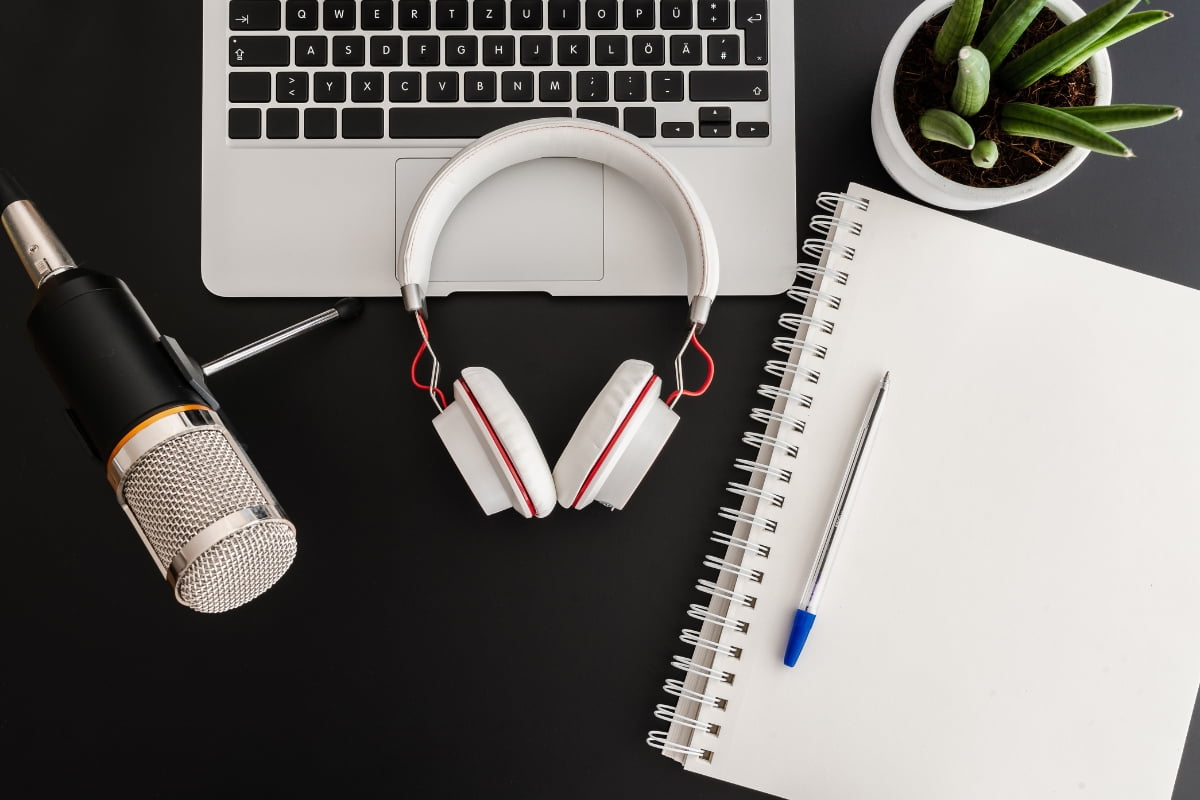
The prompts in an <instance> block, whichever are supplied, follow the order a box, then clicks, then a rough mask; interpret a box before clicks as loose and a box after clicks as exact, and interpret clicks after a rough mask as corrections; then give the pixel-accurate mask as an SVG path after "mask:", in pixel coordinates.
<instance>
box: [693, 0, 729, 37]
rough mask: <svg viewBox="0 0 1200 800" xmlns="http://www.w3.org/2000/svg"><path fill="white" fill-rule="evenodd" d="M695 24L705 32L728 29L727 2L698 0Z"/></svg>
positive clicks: (723, 0) (721, 0)
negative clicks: (698, 5)
mask: <svg viewBox="0 0 1200 800" xmlns="http://www.w3.org/2000/svg"><path fill="white" fill-rule="evenodd" d="M696 17H697V20H696V24H697V26H698V27H700V28H702V29H703V30H706V31H715V30H723V29H725V28H728V27H729V0H700V8H699V9H698V10H697V11H696Z"/></svg>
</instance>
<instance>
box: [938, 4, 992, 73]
mask: <svg viewBox="0 0 1200 800" xmlns="http://www.w3.org/2000/svg"><path fill="white" fill-rule="evenodd" d="M982 13H983V0H954V5H952V6H950V13H949V14H948V15H947V16H946V21H945V22H943V23H942V29H941V30H939V31H938V35H937V39H936V40H935V41H934V43H933V57H934V58H935V59H936V60H937V62H938V63H939V64H948V63H950V60H951V59H953V58H954V55H955V53H957V52H958V51H959V50H961V49H962V48H963V47H965V46H966V45H969V44H970V43H971V40H972V39H974V38H975V29H976V28H978V27H979V16H980V14H982Z"/></svg>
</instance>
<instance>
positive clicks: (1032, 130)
mask: <svg viewBox="0 0 1200 800" xmlns="http://www.w3.org/2000/svg"><path fill="white" fill-rule="evenodd" d="M1000 130H1002V131H1004V132H1005V133H1007V134H1009V135H1011V136H1031V137H1033V138H1035V139H1049V140H1050V141H1053V142H1063V143H1064V144H1069V145H1072V146H1074V147H1083V148H1086V149H1088V150H1092V151H1095V152H1097V153H1104V154H1105V155H1110V156H1121V157H1123V158H1129V157H1131V156H1132V155H1133V151H1132V150H1130V149H1129V148H1128V147H1126V146H1125V145H1124V144H1122V143H1121V142H1119V141H1117V140H1116V139H1114V138H1113V137H1111V136H1109V135H1108V134H1107V133H1105V132H1104V131H1102V130H1100V129H1099V128H1097V127H1096V126H1095V125H1092V124H1091V123H1090V122H1085V121H1084V120H1081V119H1078V118H1076V117H1074V116H1072V115H1070V114H1068V113H1067V112H1065V111H1060V110H1059V109H1056V108H1046V107H1045V106H1037V105H1033V104H1032V103H1006V104H1005V105H1004V106H1002V107H1001V109H1000Z"/></svg>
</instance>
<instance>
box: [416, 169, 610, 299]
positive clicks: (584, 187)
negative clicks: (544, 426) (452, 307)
mask: <svg viewBox="0 0 1200 800" xmlns="http://www.w3.org/2000/svg"><path fill="white" fill-rule="evenodd" d="M445 163H446V160H445V159H441V158H405V159H400V160H398V161H397V162H396V208H397V209H398V211H397V215H396V241H397V243H399V240H400V237H401V235H402V234H403V233H404V226H405V224H406V223H407V222H408V218H407V214H408V209H410V208H412V206H413V204H414V203H415V202H416V200H417V198H418V197H419V196H420V194H421V192H422V190H424V188H425V185H426V184H427V183H428V182H429V179H430V178H432V177H433V175H434V173H436V172H437V171H438V169H440V168H441V166H442V165H443V164H445ZM603 277H604V170H603V167H600V166H599V165H596V164H591V163H588V162H585V161H580V160H578V159H570V158H552V159H551V158H543V159H539V160H537V161H533V162H529V163H525V164H518V165H516V166H514V167H509V168H508V169H505V170H502V171H500V172H498V173H497V174H495V175H493V176H492V177H491V178H488V179H487V180H486V181H484V182H483V183H481V184H480V185H479V186H478V187H476V188H475V189H474V190H472V191H471V193H470V194H469V195H467V196H466V197H465V198H463V201H462V202H461V203H460V204H459V205H458V207H457V208H456V209H455V210H454V213H453V214H451V215H450V219H449V220H448V221H447V222H446V227H445V228H444V229H443V230H442V235H441V237H440V238H439V239H438V245H437V250H436V251H435V253H434V259H433V270H432V272H431V274H430V293H431V294H446V293H449V292H451V291H454V290H455V289H468V288H472V289H473V288H489V287H485V286H480V285H479V284H494V283H504V284H512V286H509V287H505V288H511V289H514V290H519V289H520V288H521V287H520V284H521V283H522V282H524V281H536V282H538V283H542V284H544V283H546V282H547V281H599V280H601V279H602V278H603ZM455 284H462V285H459V286H456V285H455ZM465 284H471V286H467V285H465Z"/></svg>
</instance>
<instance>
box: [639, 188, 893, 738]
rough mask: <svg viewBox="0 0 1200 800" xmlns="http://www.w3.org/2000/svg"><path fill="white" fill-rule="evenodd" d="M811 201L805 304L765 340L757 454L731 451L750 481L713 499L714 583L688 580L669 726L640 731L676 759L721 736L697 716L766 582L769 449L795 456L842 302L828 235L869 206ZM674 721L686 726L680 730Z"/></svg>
mask: <svg viewBox="0 0 1200 800" xmlns="http://www.w3.org/2000/svg"><path fill="white" fill-rule="evenodd" d="M817 206H818V207H819V208H820V209H821V210H822V211H824V212H826V213H822V214H816V215H814V216H813V218H812V220H811V222H810V228H811V229H812V230H813V231H814V232H815V233H818V234H821V235H822V236H821V238H812V239H806V240H804V242H803V243H802V245H801V251H802V252H803V253H804V254H805V255H806V256H808V257H809V258H811V259H812V260H813V263H808V262H803V263H799V264H797V265H796V276H797V283H796V284H795V285H793V286H792V287H791V288H790V289H789V290H788V291H787V296H788V298H790V299H791V300H794V301H795V302H798V303H801V304H802V305H803V306H804V312H803V313H795V312H788V313H784V314H781V315H780V317H779V327H780V328H782V329H784V330H785V331H788V332H789V333H790V334H791V335H790V336H777V337H775V339H774V340H773V341H772V342H771V347H772V349H773V350H775V351H776V352H779V353H782V354H784V355H785V356H786V357H787V360H786V361H785V360H779V359H771V360H769V361H767V362H766V364H765V365H764V367H763V369H764V370H765V371H766V372H767V374H769V375H771V376H772V377H774V378H777V379H778V380H779V383H778V384H774V385H773V384H761V385H759V387H758V392H757V393H758V395H759V396H760V397H763V398H766V399H767V400H769V401H771V406H770V407H769V408H754V409H752V410H751V412H750V419H751V420H753V421H754V422H756V423H758V424H760V425H762V426H763V430H762V431H746V432H744V433H743V434H742V442H743V443H745V444H746V445H748V446H750V447H753V448H754V450H755V453H756V454H757V457H756V458H755V459H748V458H739V459H736V461H735V462H734V467H735V468H736V469H739V470H741V471H743V472H746V473H748V474H749V480H748V481H747V482H745V483H742V482H730V483H728V484H727V485H726V487H725V490H726V491H727V492H729V493H730V494H733V495H736V496H738V497H740V498H742V501H741V503H740V505H738V506H737V507H732V506H721V508H720V510H719V511H718V513H717V516H718V517H720V518H721V519H724V520H727V521H729V522H732V523H733V526H734V527H733V530H732V531H728V532H725V531H713V532H712V536H711V537H710V540H711V541H713V542H716V543H717V544H720V545H723V546H724V548H725V549H724V552H723V554H722V555H709V556H706V557H705V559H704V566H705V567H707V568H709V569H713V570H716V576H715V577H716V580H708V579H701V580H700V581H699V582H698V583H697V584H696V587H695V588H696V589H697V590H698V591H700V592H703V593H705V594H707V595H709V596H710V600H709V602H708V603H707V604H705V603H692V604H691V605H690V606H689V607H688V610H687V615H688V617H690V618H692V619H695V620H698V621H699V622H700V623H701V626H700V628H699V629H691V628H685V629H684V630H683V631H682V633H681V634H680V637H679V639H680V641H682V642H683V643H684V644H686V645H688V646H690V647H691V648H692V653H691V656H690V657H689V656H682V655H677V656H675V657H674V658H673V659H672V660H671V666H672V667H673V668H675V669H678V670H681V671H683V673H684V678H683V680H680V679H678V678H669V679H667V681H666V683H665V684H664V685H663V691H665V692H666V693H667V694H669V695H672V696H673V697H676V698H678V701H677V702H676V704H675V705H668V704H659V705H658V706H657V707H656V709H655V712H654V716H655V717H656V718H657V719H660V720H663V721H665V722H668V723H670V724H671V730H669V731H651V732H650V733H649V735H648V736H647V738H646V743H647V744H649V745H650V746H651V747H654V748H656V749H658V750H661V751H663V753H664V754H668V755H671V756H673V757H675V758H677V759H678V760H681V761H682V760H685V759H686V758H690V757H696V758H700V759H702V760H706V761H711V760H712V759H713V757H714V754H713V751H712V750H711V749H707V748H704V747H699V746H696V745H693V744H692V741H693V736H694V734H693V733H687V732H686V731H694V732H697V733H703V734H708V735H712V736H717V735H719V734H720V730H721V727H720V725H718V724H716V723H714V722H710V721H706V720H705V719H703V715H702V714H701V711H703V710H705V709H712V710H714V711H724V710H726V708H727V703H728V701H727V700H726V699H725V698H724V697H723V696H721V695H717V694H713V693H712V691H711V688H712V686H713V685H714V684H721V685H732V684H733V683H734V679H735V678H736V673H734V672H729V671H727V670H724V669H720V668H719V667H717V666H716V664H717V661H716V659H717V658H719V657H725V658H730V659H734V660H737V659H740V658H741V655H742V649H741V648H740V647H738V646H737V645H736V644H734V643H733V642H730V641H728V640H726V641H722V640H723V639H725V638H726V635H728V636H730V637H733V636H735V635H737V634H740V633H745V632H746V631H747V630H749V627H750V621H749V620H748V619H743V616H747V615H751V614H752V612H753V609H754V607H755V604H756V602H757V598H755V597H754V596H753V595H750V594H746V593H745V592H744V591H739V588H745V586H744V584H746V583H749V584H758V583H762V581H763V579H764V571H763V570H761V569H756V568H754V567H753V566H752V565H751V563H752V562H748V561H747V559H749V558H752V557H757V558H764V559H765V558H767V557H768V556H770V553H771V547H770V545H769V544H768V543H767V542H765V541H762V539H763V537H765V536H771V535H774V534H775V532H776V530H777V527H778V523H777V522H776V520H775V519H773V518H772V517H770V516H767V515H765V514H764V513H762V512H763V511H766V513H767V514H770V509H771V508H778V507H781V506H782V505H783V503H784V500H785V496H784V495H783V494H780V493H779V492H776V491H773V490H772V488H771V487H772V486H774V485H778V484H782V483H787V482H788V481H790V480H791V478H792V471H791V470H790V469H788V468H787V467H783V466H780V465H779V464H778V463H773V462H774V461H775V460H776V458H777V454H781V455H783V456H785V457H788V458H796V457H797V456H799V454H800V446H799V445H797V444H796V442H794V441H789V440H788V439H787V438H784V437H785V436H787V432H788V431H791V432H792V433H793V434H803V433H804V430H805V426H806V424H807V420H806V419H805V417H806V416H807V414H804V413H803V412H805V411H806V410H807V409H810V408H812V406H813V402H814V397H813V394H811V393H810V392H811V389H807V387H809V386H815V385H817V384H819V383H820V380H821V372H820V370H817V369H814V368H813V366H811V365H810V364H811V362H813V361H818V360H822V359H824V358H825V357H826V356H827V355H828V354H829V345H828V344H827V343H826V342H825V341H823V338H824V337H830V336H832V335H833V333H834V321H833V320H831V319H827V318H826V315H827V314H828V312H830V311H833V312H836V311H838V310H839V309H840V307H841V304H842V298H841V296H840V294H839V293H837V288H836V287H837V286H845V285H847V283H848V281H849V280H850V273H849V272H848V271H846V270H843V269H840V268H839V267H838V266H835V264H840V263H841V262H843V261H853V260H854V257H855V248H854V246H853V245H851V244H847V243H845V242H844V241H838V240H837V239H836V237H835V234H837V233H839V232H844V233H846V234H848V235H849V236H859V235H861V234H862V231H863V226H862V224H861V223H859V222H858V221H857V220H853V219H849V218H848V217H846V216H845V214H847V213H848V212H849V211H851V210H853V209H857V211H867V210H868V209H869V206H870V203H869V201H867V200H865V199H863V198H858V197H854V196H852V195H847V194H841V193H835V192H822V193H821V194H819V195H818V196H817ZM842 238H845V237H842ZM802 281H803V282H802ZM805 284H807V285H805ZM830 289H833V291H832V292H831V291H830ZM801 362H804V363H801ZM798 412H799V415H798ZM791 438H795V437H794V436H793V437H791ZM680 728H682V729H686V731H679V730H678V729H680ZM673 734H674V738H672V735H673Z"/></svg>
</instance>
